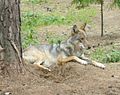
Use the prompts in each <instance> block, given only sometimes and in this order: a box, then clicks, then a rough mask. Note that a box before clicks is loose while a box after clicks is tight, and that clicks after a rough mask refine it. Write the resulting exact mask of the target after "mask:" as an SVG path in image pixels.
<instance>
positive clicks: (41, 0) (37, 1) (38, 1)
mask: <svg viewBox="0 0 120 95" xmlns="http://www.w3.org/2000/svg"><path fill="white" fill-rule="evenodd" d="M22 1H23V2H28V3H32V4H41V3H47V0H22Z"/></svg>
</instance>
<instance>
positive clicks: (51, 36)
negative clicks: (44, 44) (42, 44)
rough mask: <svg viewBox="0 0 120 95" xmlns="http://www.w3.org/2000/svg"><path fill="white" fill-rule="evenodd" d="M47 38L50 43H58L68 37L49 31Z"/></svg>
mask: <svg viewBox="0 0 120 95" xmlns="http://www.w3.org/2000/svg"><path fill="white" fill-rule="evenodd" d="M46 39H47V41H48V43H49V44H53V43H55V44H58V43H59V41H64V40H65V39H67V37H66V36H65V35H61V36H60V35H57V34H55V33H52V32H47V33H46Z"/></svg>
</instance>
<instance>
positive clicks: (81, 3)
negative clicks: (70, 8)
mask: <svg viewBox="0 0 120 95" xmlns="http://www.w3.org/2000/svg"><path fill="white" fill-rule="evenodd" d="M100 2H101V0H73V1H72V4H76V5H77V8H83V7H86V6H88V5H89V4H92V3H100Z"/></svg>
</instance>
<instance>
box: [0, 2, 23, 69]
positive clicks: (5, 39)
mask: <svg viewBox="0 0 120 95" xmlns="http://www.w3.org/2000/svg"><path fill="white" fill-rule="evenodd" d="M20 25H21V20H20V0H0V47H1V50H0V51H1V52H0V69H3V68H5V67H9V66H10V68H12V69H18V68H19V70H20V66H21V63H22V46H21V35H20ZM3 65H4V66H3Z"/></svg>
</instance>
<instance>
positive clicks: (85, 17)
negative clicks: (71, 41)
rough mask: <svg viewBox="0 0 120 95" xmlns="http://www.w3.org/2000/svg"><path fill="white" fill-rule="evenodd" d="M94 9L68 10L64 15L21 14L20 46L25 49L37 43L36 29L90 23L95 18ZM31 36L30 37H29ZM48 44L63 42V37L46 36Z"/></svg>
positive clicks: (53, 13)
mask: <svg viewBox="0 0 120 95" xmlns="http://www.w3.org/2000/svg"><path fill="white" fill-rule="evenodd" d="M96 13H97V11H96V9H94V8H84V9H81V10H76V9H73V8H71V9H69V10H68V12H67V13H66V14H63V13H61V12H50V13H49V12H47V13H45V12H39V13H34V12H32V11H27V12H22V17H21V18H22V26H21V29H22V42H23V43H22V44H23V47H27V46H29V45H30V44H36V43H38V39H36V38H37V35H38V33H37V32H36V31H37V28H39V27H41V26H49V25H72V24H74V23H76V22H83V23H84V22H86V23H90V22H91V21H92V18H93V17H95V16H96ZM31 35H32V37H31ZM47 35H48V36H50V37H48V38H47V40H48V42H49V43H57V42H58V41H59V40H64V39H65V37H58V36H56V35H53V34H50V33H48V34H47Z"/></svg>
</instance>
